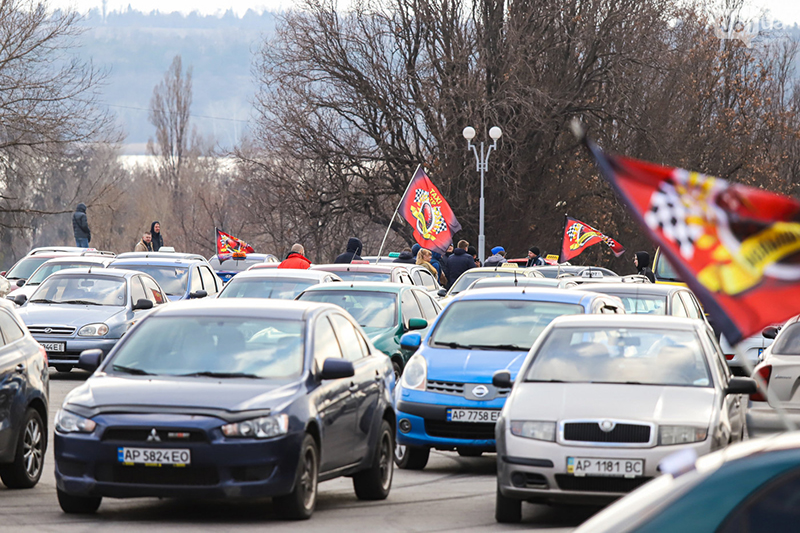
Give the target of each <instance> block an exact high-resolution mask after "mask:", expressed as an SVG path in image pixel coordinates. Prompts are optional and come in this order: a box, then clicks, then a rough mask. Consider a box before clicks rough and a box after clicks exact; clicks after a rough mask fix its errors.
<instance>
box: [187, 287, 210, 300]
mask: <svg viewBox="0 0 800 533" xmlns="http://www.w3.org/2000/svg"><path fill="white" fill-rule="evenodd" d="M206 296H208V293H207V292H206V291H204V290H202V289H200V290H199V291H194V292H190V293H189V298H190V299H195V298H205V297H206Z"/></svg>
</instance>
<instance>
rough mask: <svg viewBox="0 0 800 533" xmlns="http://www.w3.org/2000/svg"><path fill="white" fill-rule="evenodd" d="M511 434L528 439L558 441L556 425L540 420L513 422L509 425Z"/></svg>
mask: <svg viewBox="0 0 800 533" xmlns="http://www.w3.org/2000/svg"><path fill="white" fill-rule="evenodd" d="M509 428H510V429H511V434H512V435H516V436H517V437H525V438H526V439H536V440H547V441H550V442H554V441H555V440H556V423H555V422H542V421H538V420H512V421H511V424H510V425H509Z"/></svg>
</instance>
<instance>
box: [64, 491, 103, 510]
mask: <svg viewBox="0 0 800 533" xmlns="http://www.w3.org/2000/svg"><path fill="white" fill-rule="evenodd" d="M56 493H57V495H58V505H60V506H61V510H62V511H64V512H65V513H68V514H91V513H93V512H95V511H97V509H98V508H99V507H100V502H101V501H103V498H101V497H99V496H96V497H92V496H73V495H72V494H67V493H66V492H64V491H63V490H61V489H58V488H57V489H56Z"/></svg>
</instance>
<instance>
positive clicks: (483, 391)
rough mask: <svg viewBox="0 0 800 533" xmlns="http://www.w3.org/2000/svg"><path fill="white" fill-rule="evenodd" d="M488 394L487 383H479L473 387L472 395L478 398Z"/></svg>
mask: <svg viewBox="0 0 800 533" xmlns="http://www.w3.org/2000/svg"><path fill="white" fill-rule="evenodd" d="M487 394H489V389H488V388H486V385H478V386H477V387H475V388H474V389H472V395H473V396H475V397H476V398H483V397H484V396H486V395H487Z"/></svg>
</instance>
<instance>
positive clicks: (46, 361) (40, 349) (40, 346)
mask: <svg viewBox="0 0 800 533" xmlns="http://www.w3.org/2000/svg"><path fill="white" fill-rule="evenodd" d="M39 353H40V354H42V357H44V367H45V368H47V367H48V366H50V361H48V360H47V350H45V349H44V348H43V347H42V345H41V344H40V345H39Z"/></svg>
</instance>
